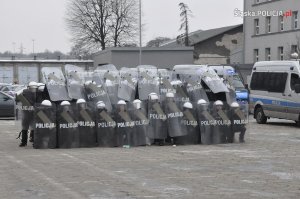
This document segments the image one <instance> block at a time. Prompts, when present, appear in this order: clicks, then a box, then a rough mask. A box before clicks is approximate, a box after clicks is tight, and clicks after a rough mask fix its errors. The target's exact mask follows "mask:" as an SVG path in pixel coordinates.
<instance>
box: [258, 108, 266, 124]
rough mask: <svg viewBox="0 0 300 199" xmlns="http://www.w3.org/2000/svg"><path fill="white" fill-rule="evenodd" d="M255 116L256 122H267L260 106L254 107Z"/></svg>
mask: <svg viewBox="0 0 300 199" xmlns="http://www.w3.org/2000/svg"><path fill="white" fill-rule="evenodd" d="M255 118H256V122H257V123H258V124H265V123H267V119H268V118H267V117H266V116H265V114H264V110H263V109H262V107H259V108H257V109H256V111H255Z"/></svg>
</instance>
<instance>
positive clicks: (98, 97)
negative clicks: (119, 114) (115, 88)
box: [84, 81, 112, 112]
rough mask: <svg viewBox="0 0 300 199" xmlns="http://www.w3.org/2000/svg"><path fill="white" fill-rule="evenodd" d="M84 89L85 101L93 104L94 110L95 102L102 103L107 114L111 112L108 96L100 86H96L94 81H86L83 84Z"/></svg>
mask: <svg viewBox="0 0 300 199" xmlns="http://www.w3.org/2000/svg"><path fill="white" fill-rule="evenodd" d="M84 88H85V93H86V99H87V101H88V102H92V103H93V104H94V108H96V103H97V102H99V101H103V102H104V103H105V105H106V107H107V110H108V111H109V112H111V111H112V105H111V102H110V99H109V96H108V94H107V92H106V89H105V88H104V86H103V85H102V84H97V83H96V82H94V81H86V82H85V84H84Z"/></svg>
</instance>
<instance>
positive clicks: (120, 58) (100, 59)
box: [94, 48, 193, 69]
mask: <svg viewBox="0 0 300 199" xmlns="http://www.w3.org/2000/svg"><path fill="white" fill-rule="evenodd" d="M110 51H111V52H110V53H107V52H103V54H102V53H101V52H100V53H98V54H97V55H96V56H95V58H94V64H95V66H99V65H103V64H106V63H110V64H113V65H115V66H116V67H117V68H119V69H120V68H122V67H131V68H132V67H136V66H138V65H139V50H138V48H133V49H128V48H126V49H123V50H122V49H121V48H119V49H111V50H110ZM178 64H193V48H180V49H178V50H176V49H161V48H143V50H142V65H154V66H157V67H158V68H172V67H173V66H174V65H178Z"/></svg>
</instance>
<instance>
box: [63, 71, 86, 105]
mask: <svg viewBox="0 0 300 199" xmlns="http://www.w3.org/2000/svg"><path fill="white" fill-rule="evenodd" d="M83 72H84V69H82V68H80V67H78V66H73V65H66V66H65V74H66V78H67V88H68V93H69V97H70V98H71V99H75V100H77V99H84V98H85V93H84V86H83V84H84V82H83V81H84V78H83Z"/></svg>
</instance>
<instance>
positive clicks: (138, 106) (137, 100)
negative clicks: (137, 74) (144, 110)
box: [132, 99, 142, 109]
mask: <svg viewBox="0 0 300 199" xmlns="http://www.w3.org/2000/svg"><path fill="white" fill-rule="evenodd" d="M132 103H133V106H134V108H136V109H140V108H141V104H142V101H141V100H139V99H136V100H134V101H133V102H132Z"/></svg>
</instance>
